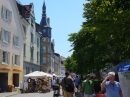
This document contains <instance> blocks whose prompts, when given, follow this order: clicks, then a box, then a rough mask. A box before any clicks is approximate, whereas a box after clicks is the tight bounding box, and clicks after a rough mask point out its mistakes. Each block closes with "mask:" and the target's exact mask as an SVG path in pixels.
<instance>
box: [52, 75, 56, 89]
mask: <svg viewBox="0 0 130 97" xmlns="http://www.w3.org/2000/svg"><path fill="white" fill-rule="evenodd" d="M55 85H56V77H55V76H53V79H52V88H53V87H54V86H55Z"/></svg>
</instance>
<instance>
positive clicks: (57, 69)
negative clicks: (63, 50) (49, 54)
mask: <svg viewBox="0 0 130 97" xmlns="http://www.w3.org/2000/svg"><path fill="white" fill-rule="evenodd" d="M60 67H61V58H60V55H59V54H58V53H55V57H54V73H55V74H56V75H60Z"/></svg>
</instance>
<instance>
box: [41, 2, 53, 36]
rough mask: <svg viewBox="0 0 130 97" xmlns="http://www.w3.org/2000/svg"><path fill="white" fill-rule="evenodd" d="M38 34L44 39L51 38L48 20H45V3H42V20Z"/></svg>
mask: <svg viewBox="0 0 130 97" xmlns="http://www.w3.org/2000/svg"><path fill="white" fill-rule="evenodd" d="M40 26H41V28H40V32H41V33H42V35H43V36H44V37H49V38H51V27H50V18H47V16H46V4H45V2H44V3H43V7H42V19H41V23H40Z"/></svg>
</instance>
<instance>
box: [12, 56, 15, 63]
mask: <svg viewBox="0 0 130 97" xmlns="http://www.w3.org/2000/svg"><path fill="white" fill-rule="evenodd" d="M12 57H13V58H12V61H13V62H12V63H13V65H14V63H15V54H13V55H12Z"/></svg>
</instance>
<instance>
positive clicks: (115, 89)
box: [101, 72, 123, 97]
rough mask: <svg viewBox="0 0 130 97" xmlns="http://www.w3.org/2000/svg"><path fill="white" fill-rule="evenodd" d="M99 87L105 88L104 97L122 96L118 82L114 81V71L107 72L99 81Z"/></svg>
mask: <svg viewBox="0 0 130 97" xmlns="http://www.w3.org/2000/svg"><path fill="white" fill-rule="evenodd" d="M108 80H109V81H108ZM101 88H105V89H106V97H123V95H122V90H121V87H120V83H119V82H117V81H115V72H109V73H108V76H107V77H106V78H105V79H104V80H103V82H102V83H101Z"/></svg>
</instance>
